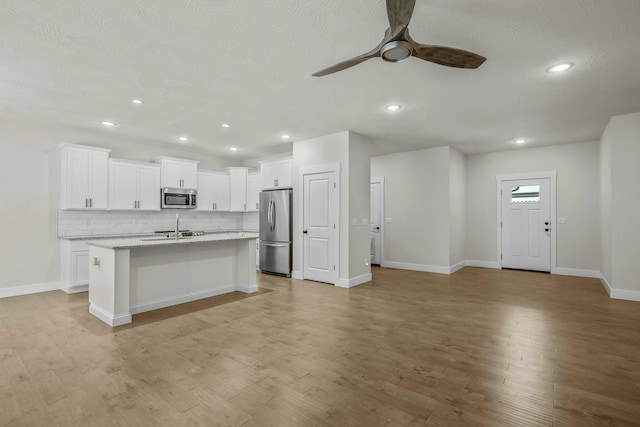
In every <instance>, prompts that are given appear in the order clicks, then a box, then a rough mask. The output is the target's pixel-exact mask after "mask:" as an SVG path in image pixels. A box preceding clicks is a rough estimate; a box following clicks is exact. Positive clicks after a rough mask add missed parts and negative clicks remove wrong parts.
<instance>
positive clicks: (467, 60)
mask: <svg viewBox="0 0 640 427" xmlns="http://www.w3.org/2000/svg"><path fill="white" fill-rule="evenodd" d="M415 4H416V0H387V16H388V17H389V28H387V31H385V33H384V38H383V39H382V41H381V42H380V44H379V45H378V46H377V47H376V48H375V49H373V50H371V51H369V52H367V53H365V54H362V55H360V56H356V57H355V58H352V59H348V60H346V61H343V62H340V63H339V64H336V65H333V66H331V67H329V68H325V69H324V70H321V71H318V72H317V73H314V74H313V76H315V77H321V76H326V75H327V74H332V73H335V72H338V71H342V70H344V69H347V68H349V67H353V66H354V65H358V64H360V63H362V62H364V61H366V60H368V59H371V58H377V57H381V58H382V59H384V60H385V61H388V62H398V61H402V60H403V59H406V58H408V57H410V56H415V57H416V58H420V59H422V60H424V61H429V62H434V63H436V64H440V65H444V66H446V67H455V68H478V67H479V66H480V65H482V63H483V62H484V61H485V60H486V59H487V58H485V57H484V56H481V55H478V54H477V53H473V52H467V51H466V50H461V49H454V48H452V47H446V46H432V45H426V44H421V43H418V42H416V41H415V40H413V39H412V38H411V37H410V36H409V29H408V28H407V27H408V26H409V21H410V20H411V15H413V8H414V6H415Z"/></svg>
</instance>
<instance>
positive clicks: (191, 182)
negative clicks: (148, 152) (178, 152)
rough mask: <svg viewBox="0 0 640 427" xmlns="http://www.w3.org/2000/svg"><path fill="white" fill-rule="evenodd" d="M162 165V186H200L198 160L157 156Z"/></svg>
mask: <svg viewBox="0 0 640 427" xmlns="http://www.w3.org/2000/svg"><path fill="white" fill-rule="evenodd" d="M155 160H156V163H159V164H160V167H161V173H162V178H161V184H160V185H161V186H162V187H171V188H198V163H199V162H198V161H196V160H185V159H177V158H174V157H164V156H163V157H157V158H156V159H155Z"/></svg>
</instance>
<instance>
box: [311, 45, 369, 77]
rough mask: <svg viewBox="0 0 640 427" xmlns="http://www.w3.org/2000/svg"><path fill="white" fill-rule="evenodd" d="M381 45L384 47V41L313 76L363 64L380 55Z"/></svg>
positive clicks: (320, 75)
mask: <svg viewBox="0 0 640 427" xmlns="http://www.w3.org/2000/svg"><path fill="white" fill-rule="evenodd" d="M380 47H382V43H380V45H378V47H376V48H375V49H373V50H371V51H369V52H367V53H364V54H362V55H360V56H356V57H355V58H351V59H347V60H346V61H342V62H340V63H338V64H336V65H332V66H331V67H329V68H325V69H324V70H320V71H318V72H316V73H313V74H312V75H313V77H322V76H326V75H327V74H333V73H337V72H338V71H342V70H346V69H347V68H350V67H353V66H355V65H358V64H361V63H363V62H364V61H366V60H368V59H371V58H375V57H377V56H380Z"/></svg>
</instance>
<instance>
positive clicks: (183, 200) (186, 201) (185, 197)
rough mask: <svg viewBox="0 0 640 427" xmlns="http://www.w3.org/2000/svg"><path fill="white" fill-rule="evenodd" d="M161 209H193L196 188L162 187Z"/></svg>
mask: <svg viewBox="0 0 640 427" xmlns="http://www.w3.org/2000/svg"><path fill="white" fill-rule="evenodd" d="M160 191H161V198H162V209H195V208H196V202H197V198H196V197H197V193H198V190H188V189H186V188H169V187H164V188H162V189H161V190H160Z"/></svg>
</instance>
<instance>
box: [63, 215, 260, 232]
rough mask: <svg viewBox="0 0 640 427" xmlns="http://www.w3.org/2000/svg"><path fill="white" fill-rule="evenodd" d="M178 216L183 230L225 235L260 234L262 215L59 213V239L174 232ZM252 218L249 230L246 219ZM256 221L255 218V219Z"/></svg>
mask: <svg viewBox="0 0 640 427" xmlns="http://www.w3.org/2000/svg"><path fill="white" fill-rule="evenodd" d="M176 213H180V229H189V230H203V231H224V230H243V229H246V230H250V231H253V230H257V229H258V222H257V218H258V214H257V213H255V214H254V215H252V214H253V213H249V214H243V213H241V212H197V211H180V212H176V211H175V210H172V211H160V212H126V211H67V210H59V211H58V237H77V236H108V235H126V234H146V233H153V232H155V231H159V230H173V229H174V228H175V224H176ZM245 216H248V218H249V219H248V221H247V225H248V227H247V228H245V225H244V218H245ZM254 217H255V218H254Z"/></svg>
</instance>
